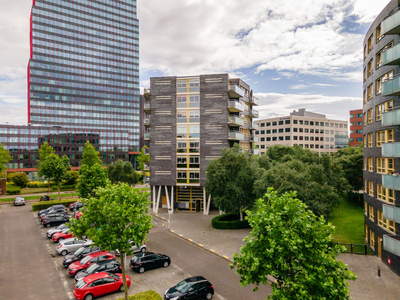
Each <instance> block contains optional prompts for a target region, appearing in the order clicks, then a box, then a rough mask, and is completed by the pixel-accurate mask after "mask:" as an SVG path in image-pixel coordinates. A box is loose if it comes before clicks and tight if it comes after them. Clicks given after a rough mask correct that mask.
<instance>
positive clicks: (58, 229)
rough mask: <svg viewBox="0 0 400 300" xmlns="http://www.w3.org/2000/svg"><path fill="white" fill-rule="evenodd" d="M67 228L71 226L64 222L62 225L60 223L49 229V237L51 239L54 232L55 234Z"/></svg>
mask: <svg viewBox="0 0 400 300" xmlns="http://www.w3.org/2000/svg"><path fill="white" fill-rule="evenodd" d="M67 228H68V229H69V227H68V226H67V225H65V223H62V224H61V225H58V226H57V227H55V228H52V229H49V230H47V234H46V235H47V237H48V238H49V239H51V238H52V237H53V234H55V233H56V232H61V231H62V230H64V229H67Z"/></svg>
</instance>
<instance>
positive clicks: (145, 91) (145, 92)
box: [144, 89, 150, 101]
mask: <svg viewBox="0 0 400 300" xmlns="http://www.w3.org/2000/svg"><path fill="white" fill-rule="evenodd" d="M144 97H145V98H146V100H147V101H150V90H149V89H144Z"/></svg>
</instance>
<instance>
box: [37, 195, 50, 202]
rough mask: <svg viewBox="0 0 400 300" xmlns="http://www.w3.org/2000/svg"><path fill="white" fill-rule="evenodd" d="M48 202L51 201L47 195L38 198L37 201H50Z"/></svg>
mask: <svg viewBox="0 0 400 300" xmlns="http://www.w3.org/2000/svg"><path fill="white" fill-rule="evenodd" d="M50 200H52V199H50V196H49V195H43V196H42V197H40V200H39V201H50Z"/></svg>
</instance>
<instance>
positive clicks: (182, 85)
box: [176, 80, 187, 89]
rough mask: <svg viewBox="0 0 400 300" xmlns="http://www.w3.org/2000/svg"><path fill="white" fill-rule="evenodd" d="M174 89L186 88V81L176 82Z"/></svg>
mask: <svg viewBox="0 0 400 300" xmlns="http://www.w3.org/2000/svg"><path fill="white" fill-rule="evenodd" d="M176 87H177V88H178V89H179V88H186V87H187V81H186V80H178V81H177V82H176Z"/></svg>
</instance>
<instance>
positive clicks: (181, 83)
mask: <svg viewBox="0 0 400 300" xmlns="http://www.w3.org/2000/svg"><path fill="white" fill-rule="evenodd" d="M198 87H200V79H189V88H198ZM176 88H178V89H183V88H187V80H186V79H185V80H177V81H176Z"/></svg>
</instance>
